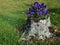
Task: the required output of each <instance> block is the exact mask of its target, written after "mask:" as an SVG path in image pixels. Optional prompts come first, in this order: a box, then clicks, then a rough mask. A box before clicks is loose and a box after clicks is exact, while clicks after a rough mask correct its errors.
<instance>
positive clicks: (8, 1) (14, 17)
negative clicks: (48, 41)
mask: <svg viewBox="0 0 60 45" xmlns="http://www.w3.org/2000/svg"><path fill="white" fill-rule="evenodd" d="M35 1H38V2H39V3H45V4H46V5H47V7H48V9H49V11H50V15H51V23H52V25H56V26H58V27H60V0H0V45H18V43H17V41H18V39H19V33H18V30H20V29H21V28H22V26H23V24H24V23H25V18H26V17H25V16H24V15H25V12H26V11H27V10H28V8H29V4H32V3H34V2H35ZM57 45H60V44H57Z"/></svg>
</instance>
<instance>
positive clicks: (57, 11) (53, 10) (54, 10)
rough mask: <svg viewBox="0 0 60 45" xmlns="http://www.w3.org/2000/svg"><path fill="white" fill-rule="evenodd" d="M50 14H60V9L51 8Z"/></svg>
mask: <svg viewBox="0 0 60 45" xmlns="http://www.w3.org/2000/svg"><path fill="white" fill-rule="evenodd" d="M49 11H50V12H52V13H57V14H60V8H50V9H49Z"/></svg>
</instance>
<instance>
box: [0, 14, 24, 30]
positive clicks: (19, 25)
mask: <svg viewBox="0 0 60 45" xmlns="http://www.w3.org/2000/svg"><path fill="white" fill-rule="evenodd" d="M0 18H2V20H3V21H7V22H8V23H9V24H11V25H12V26H14V27H15V28H16V29H17V30H20V29H21V28H22V26H23V25H24V23H25V20H24V19H20V18H19V19H16V18H12V17H8V16H4V15H2V14H0Z"/></svg>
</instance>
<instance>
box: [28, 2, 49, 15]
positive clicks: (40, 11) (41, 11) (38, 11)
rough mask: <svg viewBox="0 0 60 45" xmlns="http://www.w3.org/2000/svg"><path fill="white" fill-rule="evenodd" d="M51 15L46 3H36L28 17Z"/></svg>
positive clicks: (30, 9)
mask: <svg viewBox="0 0 60 45" xmlns="http://www.w3.org/2000/svg"><path fill="white" fill-rule="evenodd" d="M28 14H30V15H36V16H37V15H46V16H48V15H49V11H48V9H47V8H46V5H45V4H44V3H42V4H39V3H38V2H34V4H32V5H31V7H30V8H29V10H28V12H27V15H28Z"/></svg>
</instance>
